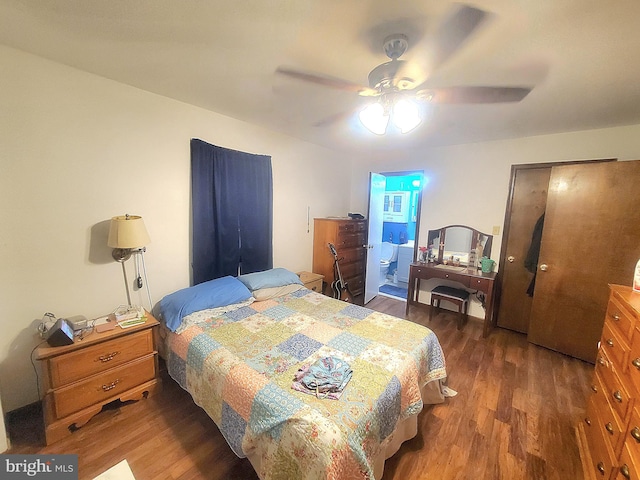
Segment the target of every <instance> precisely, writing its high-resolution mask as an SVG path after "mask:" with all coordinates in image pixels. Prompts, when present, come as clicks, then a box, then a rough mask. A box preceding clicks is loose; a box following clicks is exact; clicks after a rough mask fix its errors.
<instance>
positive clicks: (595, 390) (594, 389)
mask: <svg viewBox="0 0 640 480" xmlns="http://www.w3.org/2000/svg"><path fill="white" fill-rule="evenodd" d="M591 390H593V392H594V393H598V387H596V386H595V385H591Z"/></svg>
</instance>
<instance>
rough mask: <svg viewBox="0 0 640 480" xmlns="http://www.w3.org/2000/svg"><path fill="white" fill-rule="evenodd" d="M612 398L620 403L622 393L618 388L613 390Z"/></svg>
mask: <svg viewBox="0 0 640 480" xmlns="http://www.w3.org/2000/svg"><path fill="white" fill-rule="evenodd" d="M613 398H614V399H615V400H616V402H618V403H622V393H620V390H616V391H615V392H613Z"/></svg>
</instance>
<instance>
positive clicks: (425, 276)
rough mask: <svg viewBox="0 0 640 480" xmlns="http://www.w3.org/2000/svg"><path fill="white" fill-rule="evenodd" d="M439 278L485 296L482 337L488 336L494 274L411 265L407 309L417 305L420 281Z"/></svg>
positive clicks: (458, 268)
mask: <svg viewBox="0 0 640 480" xmlns="http://www.w3.org/2000/svg"><path fill="white" fill-rule="evenodd" d="M432 278H441V279H445V280H452V281H454V282H458V283H461V284H462V285H464V287H465V288H471V289H473V290H478V291H480V292H483V293H484V294H485V301H484V311H485V312H484V329H483V331H482V336H483V337H486V336H487V335H488V334H489V326H490V325H491V326H493V299H494V291H493V290H494V284H495V279H496V272H491V273H483V272H482V271H480V270H476V269H475V268H471V269H469V268H465V267H452V266H449V265H442V264H436V263H412V264H411V266H410V267H409V287H408V295H407V309H406V312H405V314H406V313H409V305H419V304H420V302H419V301H418V295H419V294H420V280H429V279H432Z"/></svg>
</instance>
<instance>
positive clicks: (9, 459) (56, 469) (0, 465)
mask: <svg viewBox="0 0 640 480" xmlns="http://www.w3.org/2000/svg"><path fill="white" fill-rule="evenodd" d="M0 478H2V479H3V480H4V479H7V480H13V479H16V480H17V479H32V478H34V479H47V480H78V456H77V455H0Z"/></svg>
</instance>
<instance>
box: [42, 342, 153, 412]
mask: <svg viewBox="0 0 640 480" xmlns="http://www.w3.org/2000/svg"><path fill="white" fill-rule="evenodd" d="M155 376H156V356H155V354H153V353H152V354H149V355H147V356H145V357H143V358H139V359H136V360H133V361H131V362H129V363H126V364H124V365H120V366H117V367H115V368H111V369H109V370H107V371H105V372H102V373H99V374H97V375H93V376H91V377H89V378H86V379H84V380H81V381H79V382H76V383H73V384H71V385H68V386H66V387H62V388H59V389H57V390H54V391H53V403H54V408H55V413H56V416H57V418H62V417H65V416H67V415H70V414H72V413H73V412H77V411H78V410H81V409H83V408H85V407H88V406H89V405H93V404H96V403H99V402H101V401H103V400H106V399H107V398H109V397H112V396H114V395H118V394H119V393H122V392H124V391H126V390H128V389H130V388H133V387H135V386H137V385H140V384H141V383H144V382H146V381H148V380H151V379H153V378H154V377H155Z"/></svg>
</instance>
